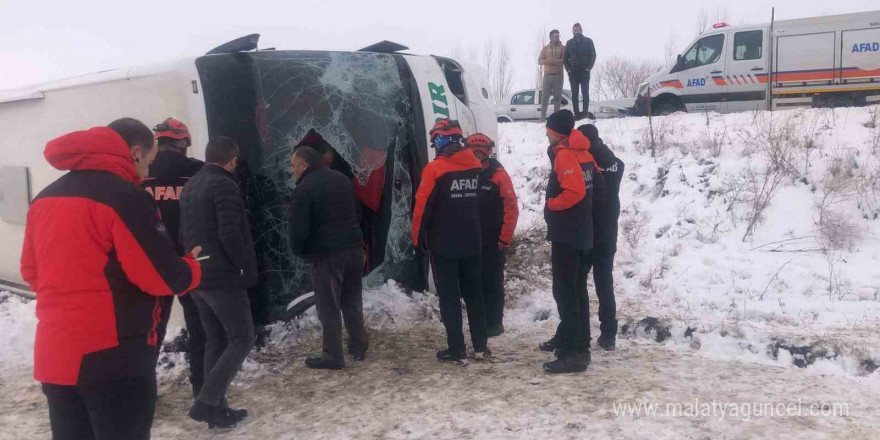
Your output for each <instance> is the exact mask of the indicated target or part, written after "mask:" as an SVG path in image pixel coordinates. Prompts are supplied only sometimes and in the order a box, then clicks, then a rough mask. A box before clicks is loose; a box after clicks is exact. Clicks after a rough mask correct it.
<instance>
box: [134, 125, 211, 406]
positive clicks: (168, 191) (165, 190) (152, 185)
mask: <svg viewBox="0 0 880 440" xmlns="http://www.w3.org/2000/svg"><path fill="white" fill-rule="evenodd" d="M153 131H154V132H156V142H157V143H158V146H159V153H158V154H157V155H156V160H155V161H153V164H152V165H150V177H148V178H147V179H145V180H144V184H143V187H144V189H146V190H147V192H148V193H150V195H151V196H152V197H153V200H155V202H156V205H157V206H158V207H159V212H160V213H161V214H162V221H163V222H164V223H165V226H166V227H167V228H168V235H169V236H170V237H171V240H172V241H174V245H175V247H176V248H177V253H178V254H179V255H181V256H183V255H184V247H183V245H182V244H181V243H180V236H179V231H180V193H181V191H182V190H183V186H184V185H186V182H187V181H189V179H190V177H192V176H195V175H196V173H198V172H199V170H200V169H202V166H203V165H204V164H205V163H204V162H202V161H200V160H197V159H192V158H189V157H186V150H187V148H189V146H190V145H192V137H191V136H190V134H189V129H188V128H187V127H186V125H184V123H183V122H180V121H179V120H177V119H174V118H168V119H166V120H165V121H163V122H162V123H160V124H159V125H157V126H156V127H155V128H153ZM178 300H179V301H180V305H181V306H183V318H184V320H185V321H186V330H187V335H188V336H189V338H188V343H189V346H188V347H187V354H188V355H189V372H190V374H189V382H190V384H192V390H193V397H195V396H198V395H199V390H200V389H201V388H202V383H203V382H204V379H205V330H203V329H202V321H201V319H200V318H199V309H198V307H196V303H195V301H194V300H193V296H192V295H183V296H180V297H178ZM163 301H165V303H163V304H162V306H163V307H162V311H163V312H164V315H163V317H162V322H163V323H165V324H167V323H168V318H169V316H170V315H171V305H172V304H173V300H172V298H171V297H168V298H167V300H166V299H165V298H163ZM160 333H161V334H160V335H159V336H160V338H159V340H160V341H161V340H162V339H163V337H164V335H165V326H164V325H163V327H162V331H161V332H160Z"/></svg>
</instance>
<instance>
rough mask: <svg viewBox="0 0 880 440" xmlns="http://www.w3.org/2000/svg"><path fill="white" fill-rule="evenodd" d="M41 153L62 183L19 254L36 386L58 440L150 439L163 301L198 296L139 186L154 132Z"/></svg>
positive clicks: (36, 205)
mask: <svg viewBox="0 0 880 440" xmlns="http://www.w3.org/2000/svg"><path fill="white" fill-rule="evenodd" d="M43 154H44V156H45V157H46V160H47V161H48V162H49V164H50V165H52V166H53V167H55V168H56V169H59V170H62V171H70V172H69V173H67V174H66V175H64V176H62V177H61V178H59V179H58V180H56V181H55V182H53V183H52V184H51V185H49V186H48V187H47V188H46V189H44V190H43V191H42V192H41V193H40V194H39V195H38V196H37V197H36V199H34V202H33V204H32V205H31V208H30V211H29V212H28V220H27V226H26V228H25V238H24V246H23V249H22V257H21V274H22V277H23V278H24V279H25V280H26V281H27V282H28V284H30V286H31V288H32V289H33V290H34V291H35V292H36V293H37V319H38V320H39V323H38V324H37V335H36V341H35V343H34V378H36V380H38V381H39V382H41V383H42V384H43V392H44V393H45V394H46V397H47V399H48V403H49V419H50V424H51V426H52V433H53V438H55V439H74V438H76V439H80V438H90V439H92V438H93V439H114V440H116V439H134V440H139V439H148V438H149V437H150V427H151V425H152V423H153V413H154V409H155V403H156V361H157V359H158V356H159V348H160V345H161V341H160V340H159V338H158V334H157V329H158V328H159V327H160V325H162V323H161V317H162V314H163V312H162V307H161V304H162V303H161V301H160V299H161V298H162V297H165V296H170V295H180V294H183V293H185V292H188V291H189V290H191V289H193V288H195V287H196V286H197V285H198V284H199V282H200V278H201V271H200V268H199V264H198V263H197V262H196V260H195V258H194V257H195V256H196V255H197V254H198V252H199V250H200V249H199V248H196V249H194V250H193V252H192V254H190V255H187V256H180V255H178V253H177V251H176V250H175V248H174V243H173V242H172V241H171V239H170V238H169V236H168V232H167V229H166V227H165V225H164V224H163V223H162V222H161V221H160V219H159V216H158V213H157V209H156V205H155V203H153V200H152V199H151V197H150V195H149V194H148V193H147V192H146V191H144V190H143V189H142V188H141V187H140V186H139V185H140V184H141V181H142V179H143V178H145V177H147V174H148V172H149V166H150V163H151V162H152V161H153V159H154V158H155V157H156V147H155V146H154V140H153V133H152V132H151V131H150V129H149V128H147V127H146V126H145V125H144V124H142V123H141V122H140V121H137V120H134V119H130V118H125V119H120V120H117V121H114V122H113V123H111V124H110V125H109V126H108V127H96V128H92V129H89V130H86V131H77V132H73V133H69V134H66V135H64V136H61V137H59V138H57V139H54V140H52V141H50V142H49V143H48V144H47V145H46V150H45V151H44V153H43Z"/></svg>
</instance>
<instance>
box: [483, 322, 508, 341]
mask: <svg viewBox="0 0 880 440" xmlns="http://www.w3.org/2000/svg"><path fill="white" fill-rule="evenodd" d="M486 333H487V334H488V335H489V337H490V338H494V337H495V336H501V334H502V333H504V324H498V325H492V326H489V328H488V329H487V331H486Z"/></svg>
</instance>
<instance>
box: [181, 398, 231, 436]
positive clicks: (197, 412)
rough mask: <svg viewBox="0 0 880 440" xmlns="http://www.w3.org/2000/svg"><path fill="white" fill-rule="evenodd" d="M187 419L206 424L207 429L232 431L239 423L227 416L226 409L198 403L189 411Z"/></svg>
mask: <svg viewBox="0 0 880 440" xmlns="http://www.w3.org/2000/svg"><path fill="white" fill-rule="evenodd" d="M189 417H190V418H191V419H193V420H195V421H197V422H207V423H208V429H232V428H235V427H236V426H237V424H238V422H239V420H236V419H235V418H233V417H232V416H231V415H230V414H229V412H228V411H227V408H223V407H222V406H220V405H208V404H206V403H202V402H199V401H196V403H195V405H193V406H192V408H191V409H190V410H189Z"/></svg>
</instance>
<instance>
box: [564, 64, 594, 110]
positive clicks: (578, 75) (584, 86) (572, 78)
mask: <svg viewBox="0 0 880 440" xmlns="http://www.w3.org/2000/svg"><path fill="white" fill-rule="evenodd" d="M568 82H569V83H570V84H571V104H572V108H574V115H575V117H576V118H578V119H580V117H581V116H584V115H586V114H587V112H589V111H590V71H589V70H584V71H581V72H570V73H569V74H568ZM578 90H580V91H581V92H582V93H583V95H584V101H583V102H584V110H583V111H581V109H580V107H578Z"/></svg>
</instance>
